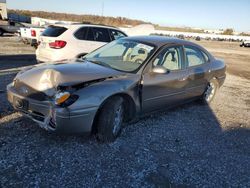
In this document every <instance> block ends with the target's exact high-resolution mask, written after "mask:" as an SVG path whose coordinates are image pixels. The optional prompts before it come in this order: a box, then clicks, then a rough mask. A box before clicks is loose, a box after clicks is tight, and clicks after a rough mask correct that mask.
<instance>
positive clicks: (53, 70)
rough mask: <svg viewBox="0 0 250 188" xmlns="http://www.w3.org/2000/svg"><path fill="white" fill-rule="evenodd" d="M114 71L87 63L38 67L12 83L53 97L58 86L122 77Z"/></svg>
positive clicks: (24, 73)
mask: <svg viewBox="0 0 250 188" xmlns="http://www.w3.org/2000/svg"><path fill="white" fill-rule="evenodd" d="M124 74H126V73H123V72H120V71H116V70H114V69H111V68H107V67H104V66H101V65H97V64H94V63H91V62H88V61H84V62H83V61H75V62H68V63H57V64H46V65H38V66H35V67H32V68H29V69H28V70H27V69H26V70H23V71H21V72H20V73H19V74H17V76H16V78H15V81H14V82H19V83H23V84H25V85H27V86H29V87H31V88H33V89H34V90H36V91H40V92H44V93H45V94H47V95H48V96H53V95H54V94H55V92H56V89H57V87H58V86H72V85H77V84H81V83H85V82H90V81H97V82H98V81H99V80H100V81H101V80H103V79H106V78H112V77H117V76H122V75H124Z"/></svg>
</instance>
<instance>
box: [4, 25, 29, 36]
mask: <svg viewBox="0 0 250 188" xmlns="http://www.w3.org/2000/svg"><path fill="white" fill-rule="evenodd" d="M21 27H25V25H24V24H22V23H19V22H11V21H10V22H7V23H6V24H4V25H0V36H3V35H4V33H11V34H14V33H19V32H20V28H21Z"/></svg>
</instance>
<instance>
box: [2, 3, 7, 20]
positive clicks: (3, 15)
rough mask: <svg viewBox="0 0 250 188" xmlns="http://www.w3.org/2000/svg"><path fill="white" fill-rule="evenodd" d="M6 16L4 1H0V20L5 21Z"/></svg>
mask: <svg viewBox="0 0 250 188" xmlns="http://www.w3.org/2000/svg"><path fill="white" fill-rule="evenodd" d="M7 19H8V14H7V6H6V0H0V20H7Z"/></svg>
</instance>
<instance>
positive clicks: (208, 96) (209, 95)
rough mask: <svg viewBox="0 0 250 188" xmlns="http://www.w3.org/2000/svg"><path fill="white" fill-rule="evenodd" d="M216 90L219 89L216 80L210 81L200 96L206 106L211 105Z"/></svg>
mask: <svg viewBox="0 0 250 188" xmlns="http://www.w3.org/2000/svg"><path fill="white" fill-rule="evenodd" d="M218 89H219V84H218V82H217V80H216V79H212V80H211V81H210V82H209V83H208V85H207V87H206V90H205V92H204V93H203V95H202V101H203V102H204V103H207V104H209V103H211V102H212V101H213V99H214V97H215V94H216V92H217V90H218Z"/></svg>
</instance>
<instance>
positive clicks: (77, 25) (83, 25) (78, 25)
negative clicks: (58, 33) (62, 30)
mask: <svg viewBox="0 0 250 188" xmlns="http://www.w3.org/2000/svg"><path fill="white" fill-rule="evenodd" d="M50 26H58V27H66V28H79V27H101V28H108V29H115V30H120V29H119V28H117V27H113V26H107V25H99V24H84V23H72V24H63V23H59V24H50Z"/></svg>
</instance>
